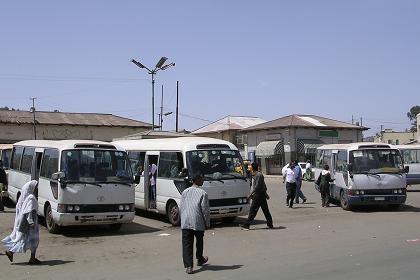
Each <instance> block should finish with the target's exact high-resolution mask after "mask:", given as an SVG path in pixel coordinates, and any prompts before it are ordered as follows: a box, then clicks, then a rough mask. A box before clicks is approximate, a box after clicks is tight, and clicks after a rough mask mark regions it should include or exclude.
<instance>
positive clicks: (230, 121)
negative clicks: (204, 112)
mask: <svg viewBox="0 0 420 280" xmlns="http://www.w3.org/2000/svg"><path fill="white" fill-rule="evenodd" d="M264 122H265V120H263V119H260V118H257V117H235V116H227V117H225V118H223V119H220V120H218V121H215V122H213V123H211V124H209V125H206V126H203V127H202V128H199V129H197V130H196V131H193V132H192V133H193V134H201V133H210V132H220V131H227V130H240V129H244V128H247V127H250V126H255V125H258V124H261V123H264Z"/></svg>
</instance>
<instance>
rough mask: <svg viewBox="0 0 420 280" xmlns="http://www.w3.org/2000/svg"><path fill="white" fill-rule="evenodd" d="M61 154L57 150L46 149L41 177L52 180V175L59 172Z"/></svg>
mask: <svg viewBox="0 0 420 280" xmlns="http://www.w3.org/2000/svg"><path fill="white" fill-rule="evenodd" d="M58 157H59V152H58V150H55V149H46V150H45V151H44V159H43V160H42V166H41V174H40V176H41V177H44V178H47V179H49V180H50V179H51V175H52V174H53V173H55V172H58Z"/></svg>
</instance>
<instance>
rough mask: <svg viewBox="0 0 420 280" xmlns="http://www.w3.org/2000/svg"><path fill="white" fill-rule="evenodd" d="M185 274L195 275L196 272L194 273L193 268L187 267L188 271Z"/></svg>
mask: <svg viewBox="0 0 420 280" xmlns="http://www.w3.org/2000/svg"><path fill="white" fill-rule="evenodd" d="M185 272H186V273H187V274H193V273H194V271H193V268H192V266H190V267H187V269H186V270H185Z"/></svg>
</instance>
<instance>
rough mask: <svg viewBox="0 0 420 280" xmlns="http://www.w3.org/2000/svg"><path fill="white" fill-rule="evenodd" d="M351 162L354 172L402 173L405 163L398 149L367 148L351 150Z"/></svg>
mask: <svg viewBox="0 0 420 280" xmlns="http://www.w3.org/2000/svg"><path fill="white" fill-rule="evenodd" d="M349 159H350V163H351V164H352V165H353V173H356V174H357V173H368V174H378V173H401V172H403V168H404V167H403V163H402V159H401V155H400V153H399V152H398V151H397V150H391V149H366V150H356V151H351V152H350V158H349Z"/></svg>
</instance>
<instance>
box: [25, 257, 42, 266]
mask: <svg viewBox="0 0 420 280" xmlns="http://www.w3.org/2000/svg"><path fill="white" fill-rule="evenodd" d="M41 263H42V262H41V261H40V260H38V259H37V258H35V259H31V260H29V262H28V264H29V265H37V264H41Z"/></svg>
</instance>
